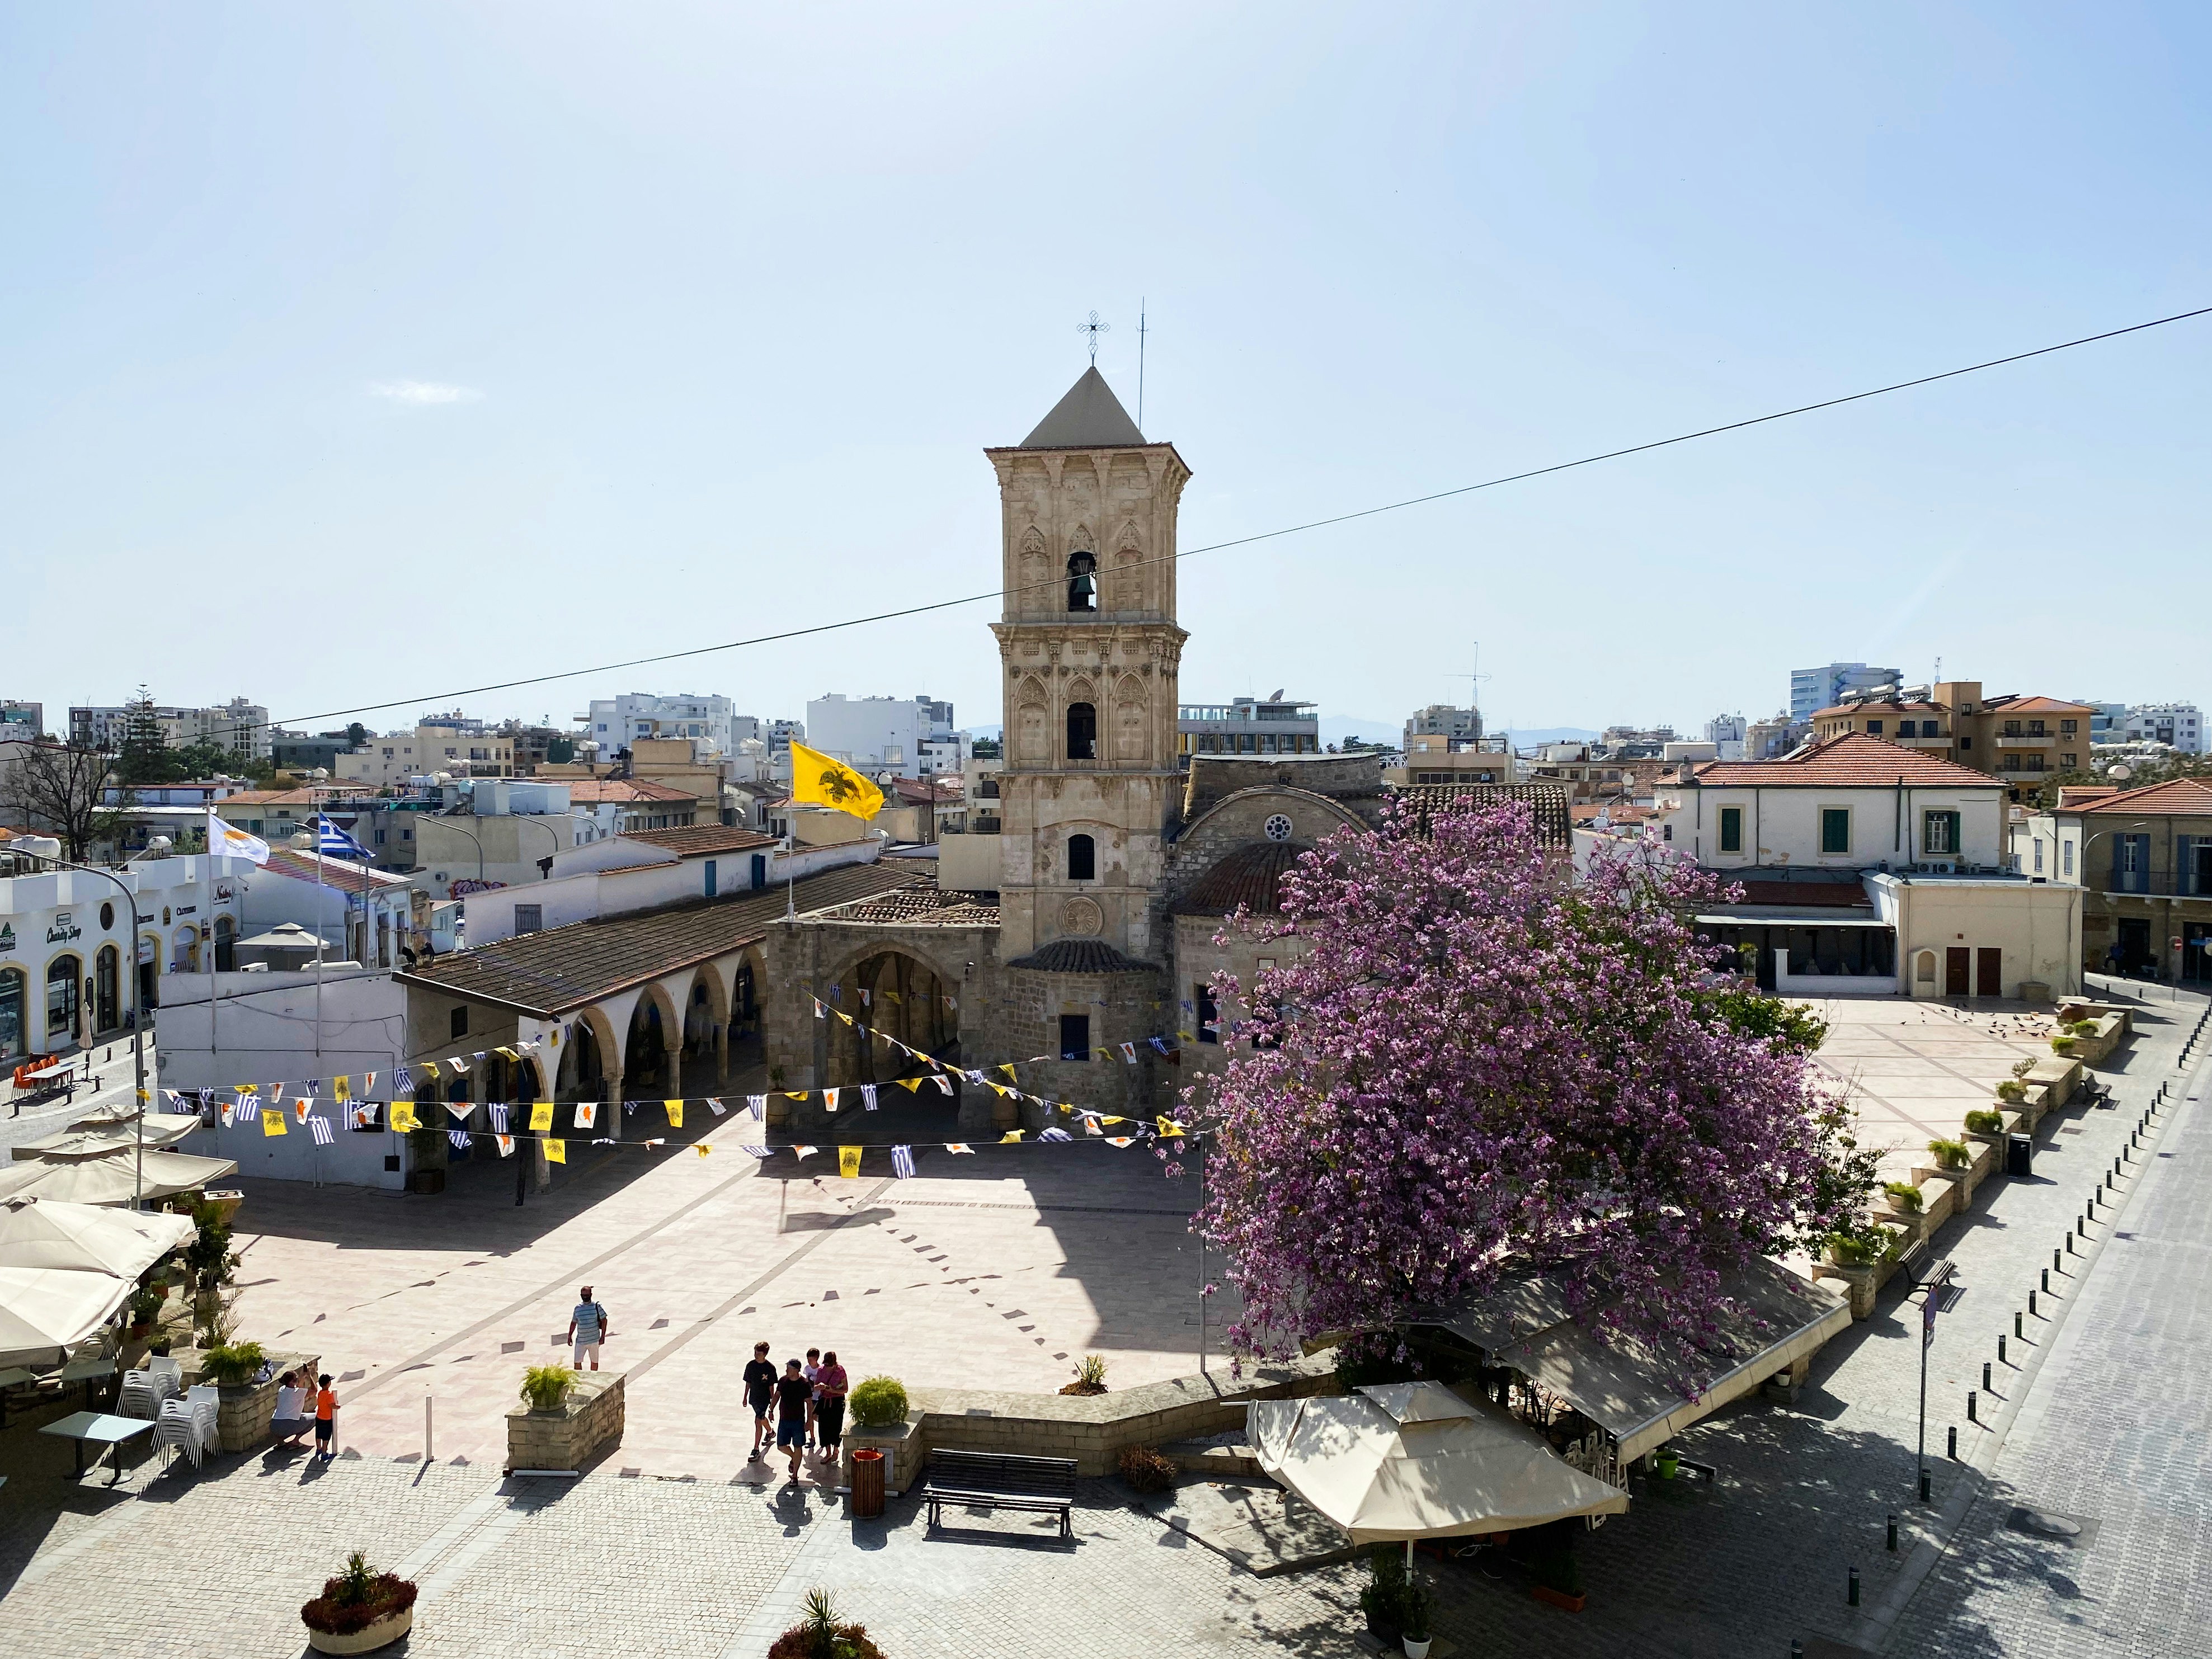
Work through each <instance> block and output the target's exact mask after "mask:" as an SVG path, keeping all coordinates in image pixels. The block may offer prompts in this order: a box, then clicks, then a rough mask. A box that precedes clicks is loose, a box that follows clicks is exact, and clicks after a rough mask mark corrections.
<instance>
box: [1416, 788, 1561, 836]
mask: <svg viewBox="0 0 2212 1659" xmlns="http://www.w3.org/2000/svg"><path fill="white" fill-rule="evenodd" d="M1390 793H1392V794H1393V795H1394V796H1395V798H1396V799H1400V800H1403V801H1410V802H1412V803H1413V805H1416V806H1418V807H1419V808H1420V809H1421V810H1422V811H1424V812H1432V811H1436V809H1437V808H1438V807H1440V806H1445V807H1454V806H1464V805H1475V806H1492V805H1496V804H1497V803H1498V802H1499V801H1504V800H1517V801H1521V802H1523V803H1525V804H1526V805H1527V806H1528V810H1529V811H1530V812H1531V813H1532V814H1534V817H1535V821H1536V840H1537V842H1538V844H1539V845H1541V846H1544V847H1549V848H1553V849H1554V850H1556V851H1564V850H1565V848H1567V847H1568V846H1570V845H1571V843H1572V842H1573V839H1574V837H1573V836H1572V834H1571V829H1572V823H1573V821H1572V819H1571V817H1569V816H1568V812H1567V792H1566V789H1565V787H1564V786H1563V785H1560V784H1556V783H1415V784H1408V785H1406V786H1405V787H1401V788H1396V789H1393V790H1392V791H1391V792H1390Z"/></svg>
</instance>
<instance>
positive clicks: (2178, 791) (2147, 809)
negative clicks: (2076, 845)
mask: <svg viewBox="0 0 2212 1659" xmlns="http://www.w3.org/2000/svg"><path fill="white" fill-rule="evenodd" d="M2065 810H2067V811H2080V812H2083V813H2088V812H2110V813H2112V814H2114V815H2116V816H2119V815H2124V816H2126V817H2143V816H2145V815H2146V814H2157V815H2160V816H2172V817H2212V783H2208V782H2207V781H2205V780H2204V779H2203V778H2175V779H2173V780H2172V781H2169V782H2166V783H2154V784H2150V785H2148V786H2147V787H2144V788H2142V789H2123V790H2121V791H2120V793H2118V794H2117V795H2107V796H2106V797H2105V799H2102V800H2096V801H2087V802H2084V803H2083V804H2082V805H2080V806H2079V807H2072V806H2069V807H2068V808H2067V809H2065Z"/></svg>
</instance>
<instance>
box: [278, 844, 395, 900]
mask: <svg viewBox="0 0 2212 1659" xmlns="http://www.w3.org/2000/svg"><path fill="white" fill-rule="evenodd" d="M264 868H266V869H267V870H268V872H270V874H271V875H277V876H289V877H290V878H292V879H293V880H295V881H304V882H308V883H313V882H314V881H315V880H316V879H317V875H316V870H315V855H314V854H313V853H302V852H299V851H296V850H295V849H294V848H289V847H272V848H270V849H269V862H268V864H267V865H266V866H264ZM320 879H321V882H322V884H323V885H324V886H325V887H335V888H337V890H339V891H340V892H342V893H362V892H373V891H374V890H376V889H378V888H380V887H382V888H390V887H404V886H406V885H408V882H407V879H406V878H404V876H394V875H387V874H386V872H383V871H381V870H372V869H370V868H369V867H368V866H367V865H364V864H351V863H349V862H347V861H346V860H344V859H331V858H326V859H325V860H323V864H322V872H321V878H320Z"/></svg>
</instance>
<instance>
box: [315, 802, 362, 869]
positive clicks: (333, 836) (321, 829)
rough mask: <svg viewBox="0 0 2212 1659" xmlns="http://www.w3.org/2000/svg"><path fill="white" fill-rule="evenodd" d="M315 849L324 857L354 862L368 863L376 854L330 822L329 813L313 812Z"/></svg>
mask: <svg viewBox="0 0 2212 1659" xmlns="http://www.w3.org/2000/svg"><path fill="white" fill-rule="evenodd" d="M315 850H316V851H317V852H318V853H320V854H322V855H323V856H324V857H325V858H326V859H345V860H349V861H350V862H352V863H355V864H370V863H374V861H375V858H376V855H375V854H374V853H372V852H370V851H369V850H368V848H366V847H363V846H362V844H361V843H360V842H357V841H356V840H355V839H354V838H353V837H352V836H349V835H348V834H346V832H345V831H344V830H343V829H339V828H338V827H337V825H336V824H335V823H331V817H330V814H329V813H327V812H318V813H316V814H315Z"/></svg>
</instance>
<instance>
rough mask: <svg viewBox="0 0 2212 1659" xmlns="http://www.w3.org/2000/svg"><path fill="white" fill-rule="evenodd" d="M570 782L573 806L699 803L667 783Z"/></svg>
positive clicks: (625, 780)
mask: <svg viewBox="0 0 2212 1659" xmlns="http://www.w3.org/2000/svg"><path fill="white" fill-rule="evenodd" d="M554 781H556V782H559V781H561V780H559V779H556V780H554ZM567 782H568V799H569V801H570V802H571V803H572V804H574V803H575V802H579V801H589V802H592V803H594V804H597V803H599V802H602V801H633V800H689V801H696V800H697V799H699V797H698V796H697V795H696V794H694V793H691V791H690V790H689V789H676V788H671V787H670V786H668V785H667V784H665V783H654V782H653V781H650V780H648V779H645V778H570V779H568V780H567Z"/></svg>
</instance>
